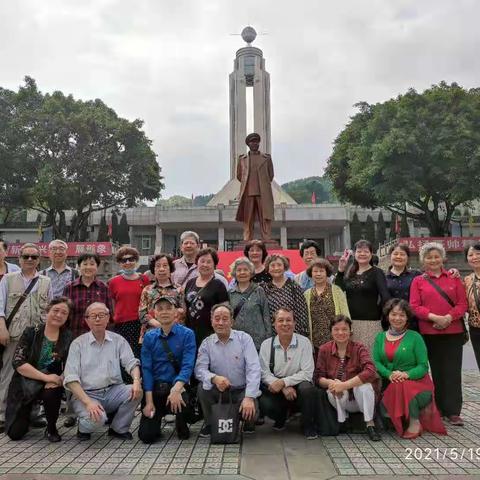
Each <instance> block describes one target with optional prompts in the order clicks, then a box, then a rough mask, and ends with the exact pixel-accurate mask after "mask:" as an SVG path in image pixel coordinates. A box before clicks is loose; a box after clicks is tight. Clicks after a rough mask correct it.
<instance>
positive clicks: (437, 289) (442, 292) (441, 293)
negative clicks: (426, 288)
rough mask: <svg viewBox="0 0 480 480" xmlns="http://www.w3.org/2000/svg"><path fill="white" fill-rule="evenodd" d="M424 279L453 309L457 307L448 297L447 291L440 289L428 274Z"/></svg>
mask: <svg viewBox="0 0 480 480" xmlns="http://www.w3.org/2000/svg"><path fill="white" fill-rule="evenodd" d="M423 278H424V279H425V280H426V281H427V282H428V283H429V284H430V285H431V286H432V287H433V288H434V289H435V290H436V291H437V292H438V293H439V294H440V296H441V297H442V298H443V299H444V300H446V301H447V302H448V303H449V305H450V306H451V307H452V308H453V307H454V306H455V303H454V302H453V300H452V299H451V298H450V297H449V296H448V295H447V293H446V292H445V290H443V289H442V288H441V287H439V286H438V285H437V284H436V283H435V282H434V281H433V280H432V279H431V278H430V277H429V276H428V275H427V274H425V275H424V276H423Z"/></svg>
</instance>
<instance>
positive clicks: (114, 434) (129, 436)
mask: <svg viewBox="0 0 480 480" xmlns="http://www.w3.org/2000/svg"><path fill="white" fill-rule="evenodd" d="M108 436H109V437H115V438H119V439H120V440H133V435H132V434H131V433H130V432H125V433H118V432H116V431H115V430H114V429H113V428H109V429H108Z"/></svg>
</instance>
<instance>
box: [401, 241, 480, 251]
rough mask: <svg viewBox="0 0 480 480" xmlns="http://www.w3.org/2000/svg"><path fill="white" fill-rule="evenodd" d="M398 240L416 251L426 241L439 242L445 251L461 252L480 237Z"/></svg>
mask: <svg viewBox="0 0 480 480" xmlns="http://www.w3.org/2000/svg"><path fill="white" fill-rule="evenodd" d="M398 242H399V243H403V244H405V245H408V248H409V249H410V251H412V252H418V251H419V250H420V247H421V246H422V245H423V244H425V243H428V242H436V243H441V244H442V245H443V247H444V248H445V250H446V251H447V252H463V250H464V249H465V247H467V246H468V245H472V244H473V243H476V242H480V237H410V238H399V239H398Z"/></svg>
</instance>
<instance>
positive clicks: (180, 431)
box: [175, 415, 190, 440]
mask: <svg viewBox="0 0 480 480" xmlns="http://www.w3.org/2000/svg"><path fill="white" fill-rule="evenodd" d="M175 429H176V430H177V437H178V438H179V439H180V440H188V439H189V438H190V429H189V428H188V425H187V422H186V420H185V417H184V416H183V415H175Z"/></svg>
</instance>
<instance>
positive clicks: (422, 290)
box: [410, 270, 468, 335]
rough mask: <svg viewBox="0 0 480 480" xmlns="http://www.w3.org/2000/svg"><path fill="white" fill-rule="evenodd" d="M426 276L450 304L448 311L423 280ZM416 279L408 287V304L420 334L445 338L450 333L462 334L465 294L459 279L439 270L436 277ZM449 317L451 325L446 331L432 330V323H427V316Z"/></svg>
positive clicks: (446, 304)
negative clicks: (416, 319)
mask: <svg viewBox="0 0 480 480" xmlns="http://www.w3.org/2000/svg"><path fill="white" fill-rule="evenodd" d="M424 275H428V276H429V277H430V278H431V279H432V281H433V282H435V283H436V284H437V285H438V286H439V287H440V288H441V289H442V290H443V291H444V292H445V293H446V294H447V295H448V296H449V297H450V298H451V299H452V301H453V303H454V304H455V306H454V307H452V306H451V305H450V304H449V303H448V302H447V300H445V299H444V298H443V297H442V296H441V295H440V294H439V293H438V292H437V291H436V290H435V288H434V287H433V286H432V285H430V283H429V282H428V281H427V280H426V279H425V277H424ZM424 275H419V276H418V277H415V278H414V279H413V282H412V285H411V287H410V304H411V306H412V309H413V313H414V314H415V316H416V317H417V318H418V326H419V328H420V333H421V334H424V335H425V334H427V335H445V334H450V333H462V332H463V328H464V327H463V316H464V315H465V313H466V311H467V309H468V304H467V296H466V294H465V287H464V285H463V283H462V281H461V280H460V279H459V278H453V277H452V276H451V275H450V274H449V273H448V272H447V271H446V270H442V273H441V274H440V276H439V277H435V276H433V275H432V274H430V273H429V272H427V273H425V274H424ZM429 313H435V314H437V315H447V314H450V315H451V316H452V319H453V320H452V323H451V324H450V326H449V327H447V328H445V329H443V330H439V329H437V328H433V322H431V321H430V320H428V314H429Z"/></svg>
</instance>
